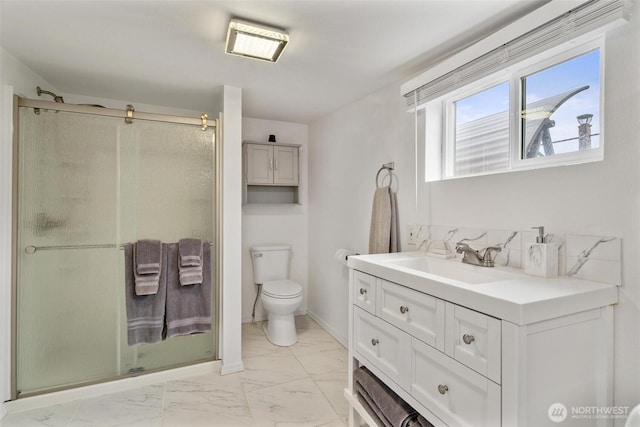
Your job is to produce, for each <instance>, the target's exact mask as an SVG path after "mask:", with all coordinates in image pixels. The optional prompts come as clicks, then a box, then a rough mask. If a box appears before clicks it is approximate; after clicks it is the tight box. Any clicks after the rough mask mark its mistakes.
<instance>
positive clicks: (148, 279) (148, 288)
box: [131, 244, 162, 295]
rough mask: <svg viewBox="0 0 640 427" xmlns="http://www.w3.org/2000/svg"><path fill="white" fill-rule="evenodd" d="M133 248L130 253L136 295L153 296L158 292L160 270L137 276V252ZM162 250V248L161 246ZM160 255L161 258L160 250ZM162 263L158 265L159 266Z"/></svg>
mask: <svg viewBox="0 0 640 427" xmlns="http://www.w3.org/2000/svg"><path fill="white" fill-rule="evenodd" d="M137 246H138V245H137V244H136V245H135V247H134V248H133V250H132V251H131V252H133V256H132V258H133V278H134V282H135V291H136V295H154V294H155V293H157V292H158V286H159V285H160V270H158V272H157V273H154V274H138V272H137V268H136V265H138V264H137V252H138V251H137V250H136V247H137ZM161 248H162V246H161ZM160 255H161V256H162V249H160ZM161 264H162V263H158V265H161Z"/></svg>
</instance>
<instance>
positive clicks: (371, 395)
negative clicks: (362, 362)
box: [353, 366, 418, 427]
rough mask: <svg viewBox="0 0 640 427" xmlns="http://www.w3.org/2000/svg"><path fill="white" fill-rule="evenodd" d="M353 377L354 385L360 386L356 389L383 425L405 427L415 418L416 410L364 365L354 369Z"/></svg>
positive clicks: (416, 415)
mask: <svg viewBox="0 0 640 427" xmlns="http://www.w3.org/2000/svg"><path fill="white" fill-rule="evenodd" d="M353 378H354V381H355V382H356V385H360V386H361V388H357V390H358V391H359V392H361V394H362V396H363V398H364V399H365V400H366V401H367V403H369V406H370V407H371V409H372V410H373V411H374V412H375V414H376V416H377V417H378V418H379V419H380V420H381V421H382V425H383V426H388V427H407V426H408V425H409V424H410V423H412V422H414V421H415V420H416V419H417V417H418V413H417V412H416V410H415V409H413V408H412V407H411V406H410V405H409V404H408V403H407V402H405V401H404V400H402V398H401V397H400V396H398V395H397V394H396V393H395V392H394V391H393V390H391V389H390V388H389V387H388V386H387V385H386V384H384V383H383V382H381V381H380V380H378V378H376V377H375V376H374V375H373V374H372V373H371V372H370V371H369V370H368V369H367V368H365V367H364V366H363V367H361V368H358V369H356V371H355V372H354V376H353Z"/></svg>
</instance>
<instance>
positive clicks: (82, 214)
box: [16, 108, 119, 393]
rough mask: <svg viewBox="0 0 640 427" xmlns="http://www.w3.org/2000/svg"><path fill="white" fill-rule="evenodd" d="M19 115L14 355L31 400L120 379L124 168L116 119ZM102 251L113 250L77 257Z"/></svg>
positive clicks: (23, 388) (20, 387)
mask: <svg viewBox="0 0 640 427" xmlns="http://www.w3.org/2000/svg"><path fill="white" fill-rule="evenodd" d="M19 114H20V117H19V122H20V146H19V150H18V152H19V171H20V176H19V194H18V197H19V208H20V217H19V218H18V229H19V233H18V248H17V249H18V254H17V255H18V260H17V261H18V284H19V286H18V295H17V300H18V307H17V315H18V317H17V328H18V332H17V349H16V351H17V388H18V390H20V391H21V392H23V393H25V392H33V391H38V390H42V389H47V388H51V387H58V386H65V385H70V384H75V383H80V382H86V381H91V380H95V379H99V378H105V377H110V376H114V375H116V374H117V359H118V354H117V347H116V346H115V343H116V342H117V336H118V333H119V332H118V329H117V328H118V324H117V322H116V321H115V319H116V318H117V312H118V293H117V289H116V288H115V287H114V286H113V283H114V282H115V281H116V280H118V277H117V271H118V270H117V265H118V264H117V259H118V255H119V251H118V249H117V247H115V243H116V238H117V233H116V231H117V227H116V226H117V215H116V209H115V207H116V203H117V187H116V186H115V185H114V183H115V182H117V172H118V162H117V149H116V144H115V141H116V129H117V126H116V125H115V120H116V119H105V118H97V117H92V116H85V115H79V114H71V113H64V112H58V113H56V112H53V111H46V110H42V111H41V112H40V114H39V115H36V114H35V113H34V110H33V109H27V108H21V109H20V112H19ZM105 244H111V245H114V246H113V247H111V248H94V249H81V248H77V246H79V245H80V246H82V245H105ZM29 246H32V247H35V248H36V251H35V253H32V254H27V253H26V252H25V248H27V247H29ZM50 246H53V247H51V248H49V247H50ZM65 246H73V247H74V249H65V248H64V247H65ZM61 247H62V248H61Z"/></svg>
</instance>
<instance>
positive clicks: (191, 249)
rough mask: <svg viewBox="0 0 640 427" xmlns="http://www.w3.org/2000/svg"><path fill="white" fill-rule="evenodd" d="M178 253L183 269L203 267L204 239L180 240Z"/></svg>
mask: <svg viewBox="0 0 640 427" xmlns="http://www.w3.org/2000/svg"><path fill="white" fill-rule="evenodd" d="M178 253H179V254H180V266H181V267H201V266H202V239H180V241H179V242H178Z"/></svg>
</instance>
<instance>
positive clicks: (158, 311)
mask: <svg viewBox="0 0 640 427" xmlns="http://www.w3.org/2000/svg"><path fill="white" fill-rule="evenodd" d="M124 256H125V261H124V275H125V277H124V283H125V304H126V308H127V342H128V344H129V345H136V344H142V343H156V342H160V341H162V339H163V330H164V317H165V305H166V298H167V281H166V280H167V271H166V265H167V263H166V256H167V250H166V245H162V251H161V260H163V261H161V266H162V267H161V270H160V274H159V276H158V289H157V292H156V294H154V295H139V294H137V293H136V289H135V288H136V283H135V263H134V259H133V258H134V256H135V248H134V245H132V244H127V245H125V246H124Z"/></svg>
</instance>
